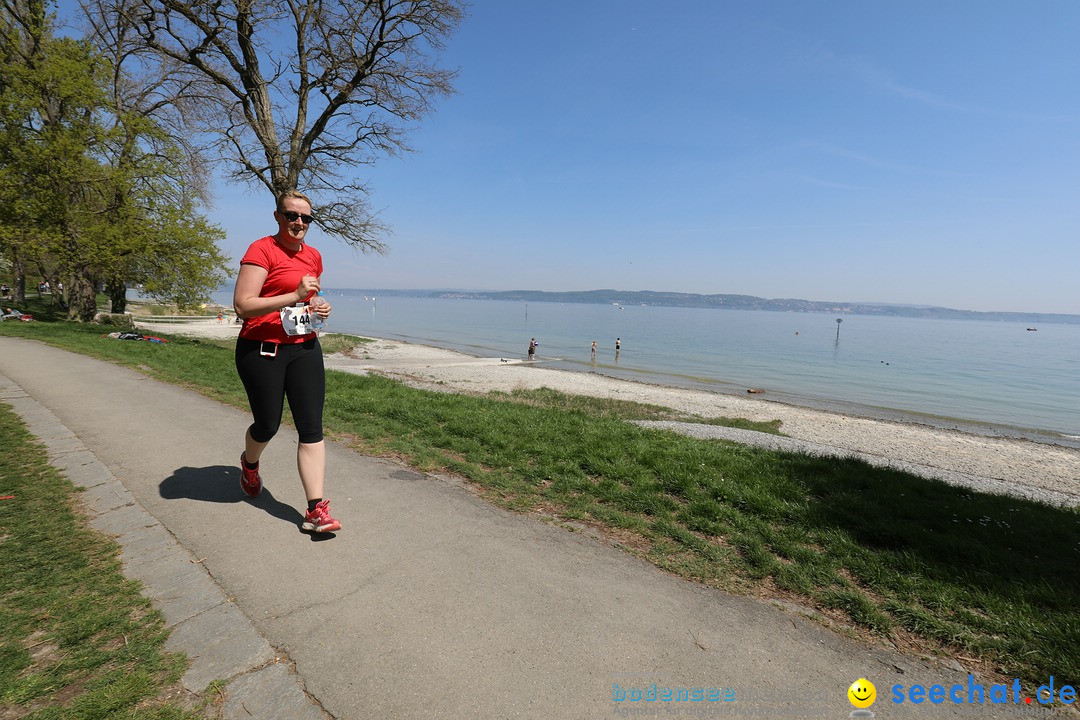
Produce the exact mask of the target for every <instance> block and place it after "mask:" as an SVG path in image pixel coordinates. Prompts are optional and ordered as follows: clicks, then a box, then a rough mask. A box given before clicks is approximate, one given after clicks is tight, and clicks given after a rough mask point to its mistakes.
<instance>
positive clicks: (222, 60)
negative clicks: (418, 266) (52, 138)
mask: <svg viewBox="0 0 1080 720" xmlns="http://www.w3.org/2000/svg"><path fill="white" fill-rule="evenodd" d="M84 8H85V9H86V10H87V12H88V13H89V14H90V15H91V16H92V17H94V18H96V20H95V24H96V25H97V26H99V27H108V28H111V30H110V34H121V33H128V32H134V33H136V34H137V35H138V38H139V41H140V43H141V48H142V49H144V50H151V51H153V52H154V53H155V54H156V58H157V60H156V62H157V63H158V66H159V67H161V68H163V69H164V70H165V72H162V73H161V76H163V77H169V78H171V82H173V83H175V84H176V85H177V86H178V87H179V86H182V87H183V89H182V91H179V90H177V91H174V92H171V93H169V94H170V95H171V96H172V97H177V98H179V97H187V98H189V99H190V98H197V99H198V102H197V103H190V104H189V105H188V106H187V107H186V108H185V112H186V118H185V119H186V120H187V121H188V122H189V123H191V124H194V125H196V126H197V127H198V129H199V130H200V131H201V132H202V133H204V134H205V136H206V137H208V138H210V139H211V149H212V152H213V155H214V156H215V157H220V158H221V159H222V160H224V161H225V162H227V163H229V164H230V165H231V170H232V174H233V176H234V177H237V178H240V179H243V180H246V181H249V182H253V183H255V184H261V185H263V186H264V187H266V188H267V189H268V190H269V191H271V192H272V193H274V194H275V195H276V194H278V193H280V192H282V191H285V190H290V189H294V188H303V189H304V190H305V192H307V193H308V194H309V195H311V196H312V197H313V199H314V200H315V207H314V209H313V210H314V212H313V214H314V215H315V218H316V223H318V225H319V226H320V227H321V228H322V229H323V230H324V231H325V232H327V233H329V234H331V235H334V236H337V237H340V238H342V239H344V240H345V241H346V242H348V243H350V244H352V245H354V246H356V247H360V248H362V249H374V250H379V251H381V250H383V249H384V245H383V242H382V237H383V236H384V233H385V231H386V230H387V228H385V227H384V226H383V225H382V224H381V223H380V222H379V221H378V220H377V218H376V217H375V215H374V214H373V213H372V212H371V210H370V208H369V206H368V203H367V195H368V192H369V189H368V187H367V185H366V184H365V183H364V182H363V181H362V180H359V179H356V178H355V177H354V173H355V170H354V167H355V166H356V165H363V164H370V163H373V162H374V161H375V160H376V159H377V158H378V157H380V156H382V155H395V154H398V153H400V152H403V151H406V150H409V147H408V145H407V142H406V133H407V130H408V126H409V124H411V123H414V122H416V121H417V120H419V119H420V118H421V117H423V116H424V115H426V114H427V113H428V112H429V111H430V109H431V107H432V104H433V102H434V101H435V100H436V99H438V98H441V97H445V96H447V95H448V94H449V93H450V92H452V88H451V82H452V80H453V78H454V72H452V71H450V70H446V69H442V68H439V67H437V66H436V62H435V61H436V55H437V52H438V51H439V50H441V49H442V47H443V42H444V40H445V39H446V38H447V37H448V36H449V34H450V33H451V32H452V30H453V29H454V28H455V27H456V26H457V24H458V23H459V22H460V21H461V19H462V17H463V15H464V2H463V0H356V1H352V2H350V1H348V0H321V1H320V0H265V1H261V2H255V1H254V0H221V1H219V2H206V1H205V0H84ZM140 57H141V58H142V59H143V60H147V58H148V56H147V55H145V54H143V53H141V52H140Z"/></svg>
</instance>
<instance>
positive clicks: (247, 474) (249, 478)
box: [240, 453, 262, 497]
mask: <svg viewBox="0 0 1080 720" xmlns="http://www.w3.org/2000/svg"><path fill="white" fill-rule="evenodd" d="M240 489H241V490H243V491H244V494H245V495H247V496H248V497H259V493H260V492H261V491H262V478H261V477H259V463H255V469H254V470H248V466H247V462H246V461H245V460H244V453H240Z"/></svg>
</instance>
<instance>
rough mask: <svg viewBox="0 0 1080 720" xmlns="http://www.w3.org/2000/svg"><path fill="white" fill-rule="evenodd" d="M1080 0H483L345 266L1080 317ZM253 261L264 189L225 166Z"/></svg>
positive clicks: (228, 209) (339, 264)
mask: <svg viewBox="0 0 1080 720" xmlns="http://www.w3.org/2000/svg"><path fill="white" fill-rule="evenodd" d="M1078 28H1080V3H1077V2H1074V1H1073V0H1048V1H1045V2H1039V3H1023V2H1001V1H999V0H980V1H979V2H976V1H975V0H967V1H963V2H941V1H940V0H936V1H934V2H924V1H921V0H917V1H914V2H912V1H905V2H875V1H870V2H868V1H866V0H843V1H837V0H830V1H829V2H807V1H806V0H775V1H769V2H733V1H721V0H681V1H677V2H672V3H657V2H655V1H645V0H573V1H571V0H545V1H544V2H525V1H523V0H475V1H474V2H473V3H472V6H471V8H470V12H469V17H468V18H467V19H466V21H465V22H464V24H463V25H462V26H461V27H460V28H459V30H458V31H457V33H456V34H455V35H454V36H453V37H452V38H451V39H450V41H449V44H448V47H447V50H446V52H445V54H444V64H445V65H448V66H451V67H457V68H458V69H459V71H460V76H459V79H458V82H457V84H456V87H457V91H458V92H457V94H456V95H455V96H454V97H452V98H450V99H449V100H447V101H444V102H442V103H441V104H440V105H439V106H438V108H437V109H436V112H435V113H434V115H432V116H431V117H429V118H427V119H426V120H425V121H424V122H423V123H422V124H420V125H419V126H418V127H417V128H416V130H415V132H414V133H413V134H412V135H411V144H412V145H413V147H414V148H415V149H416V152H415V153H411V154H409V155H407V156H405V157H403V158H400V159H386V160H383V161H381V162H380V163H379V164H377V165H376V166H375V167H361V168H358V170H357V172H358V173H359V174H360V176H361V177H363V178H365V179H367V180H368V181H369V182H370V184H371V186H372V188H373V189H374V194H373V196H372V205H373V206H374V207H376V208H379V209H380V215H381V218H382V220H383V221H384V222H386V223H388V224H389V225H390V226H392V228H393V231H394V232H393V234H392V235H391V236H390V237H389V239H388V242H389V245H390V252H389V254H388V255H386V256H378V255H370V254H361V253H359V252H356V251H354V250H352V249H350V248H347V247H345V246H344V245H342V244H341V243H339V242H337V241H334V240H331V239H330V238H328V237H326V236H321V235H320V234H319V232H318V230H317V229H316V230H314V231H313V233H312V236H311V241H312V243H313V244H315V245H316V246H318V247H319V248H320V249H321V250H322V251H323V253H324V255H325V256H326V259H327V263H326V267H327V271H326V274H325V276H324V278H323V283H324V285H326V286H328V287H360V288H436V287H438V288H462V289H488V290H510V289H535V290H586V289H596V288H614V289H622V290H671V291H684V292H698V293H743V294H749V295H758V296H763V297H772V298H775V297H799V298H806V299H813V300H840V301H880V302H897V303H916V304H933V305H943V306H948V307H955V308H961V309H972V310H1014V311H1030V312H1068V313H1080V271H1078V270H1080V197H1078V194H1080V131H1078V130H1080V91H1078V90H1080V43H1078V42H1077V40H1076V37H1077V29H1078ZM216 195H217V201H216V203H215V206H214V207H213V208H212V209H211V210H210V213H209V214H210V216H211V219H212V220H213V221H215V222H217V223H218V224H220V225H221V226H222V227H223V228H224V229H225V230H226V231H227V233H228V239H227V241H226V243H225V250H226V252H228V253H229V254H231V255H232V256H233V257H234V258H235V259H237V260H238V259H239V257H240V255H241V254H242V253H243V250H244V248H245V247H246V246H247V244H248V243H249V242H251V241H252V240H254V239H256V237H258V236H259V235H262V234H267V233H269V232H272V231H273V229H274V225H273V218H272V216H271V213H272V209H273V208H272V201H271V200H270V198H269V197H268V196H264V195H261V194H252V193H251V192H250V191H248V190H246V189H243V188H240V187H236V186H230V185H227V184H225V183H222V182H219V183H218V184H217V185H216Z"/></svg>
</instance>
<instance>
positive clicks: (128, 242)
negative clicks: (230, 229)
mask: <svg viewBox="0 0 1080 720" xmlns="http://www.w3.org/2000/svg"><path fill="white" fill-rule="evenodd" d="M2 2H3V5H2V6H0V7H2V9H3V11H4V12H3V15H2V20H3V28H4V30H5V31H6V32H5V35H4V38H3V44H2V46H0V50H2V53H3V54H2V55H0V61H2V62H3V67H2V69H3V77H4V81H3V84H2V85H0V161H2V162H0V167H2V168H3V170H2V171H0V217H3V214H5V213H6V214H8V215H10V216H11V218H12V220H17V222H16V223H6V226H7V227H18V228H20V237H19V238H18V240H17V242H12V241H11V240H10V238H9V239H6V241H5V242H6V244H7V245H8V246H9V247H8V252H13V253H17V255H18V257H19V258H20V261H21V262H24V263H30V264H32V265H33V266H34V267H35V268H36V270H37V271H38V273H39V274H40V276H41V277H42V278H45V279H47V280H49V282H50V284H51V285H53V287H57V286H58V285H59V283H60V281H61V280H62V281H63V282H64V295H65V297H66V300H67V303H68V308H69V309H68V315H69V318H70V319H73V320H82V321H86V320H90V319H92V318H93V316H94V314H95V312H96V310H97V306H96V297H95V296H96V291H97V289H98V288H99V287H100V286H102V285H104V286H107V287H108V288H109V290H110V296H111V298H112V300H113V311H114V312H122V311H123V309H124V303H125V302H126V298H125V294H126V287H127V284H128V283H130V282H139V283H142V284H144V286H145V287H146V288H148V290H149V292H150V294H151V295H152V296H154V297H158V298H161V299H169V300H172V301H175V302H177V303H178V304H180V305H181V306H185V305H193V304H195V303H196V302H198V301H200V300H202V299H204V298H205V297H206V295H207V294H208V293H209V292H210V291H211V290H213V289H214V288H216V287H217V286H219V285H220V283H221V282H222V281H223V280H224V279H225V277H226V268H227V258H225V257H224V256H222V255H221V253H220V251H219V250H218V249H217V246H216V241H217V240H219V239H220V238H221V237H222V233H221V231H220V230H219V229H218V228H216V227H214V226H212V225H210V224H209V223H208V222H207V221H206V219H205V217H203V216H202V215H201V214H200V213H199V201H200V196H201V194H200V189H201V187H202V184H201V182H200V181H201V175H200V173H199V172H198V166H197V165H196V164H194V163H193V162H192V156H191V155H190V154H189V153H186V152H184V148H183V146H182V143H179V142H177V140H176V139H175V138H174V137H173V136H172V135H170V133H168V132H167V131H166V129H165V128H164V127H163V126H162V124H160V123H159V122H158V121H157V120H156V119H155V117H154V113H153V112H152V111H153V106H152V104H151V105H145V104H144V105H142V106H139V105H138V104H136V105H135V106H134V107H129V106H127V105H126V104H125V103H124V102H122V100H123V99H124V98H126V97H128V96H127V94H126V89H127V88H128V87H129V86H130V82H129V79H128V77H127V75H126V74H125V73H124V71H123V68H122V65H121V62H120V60H122V58H119V57H114V58H109V57H106V56H104V55H102V54H101V53H99V52H97V51H95V50H94V49H93V47H92V45H91V43H89V42H87V41H85V40H74V39H71V38H55V37H53V36H52V34H51V18H50V17H49V16H48V15H46V14H45V13H44V7H43V5H42V4H41V2H40V1H39V0H2Z"/></svg>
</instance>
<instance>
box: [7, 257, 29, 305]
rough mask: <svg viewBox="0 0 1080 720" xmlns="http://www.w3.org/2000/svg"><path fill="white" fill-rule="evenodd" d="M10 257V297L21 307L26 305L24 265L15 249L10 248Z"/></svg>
mask: <svg viewBox="0 0 1080 720" xmlns="http://www.w3.org/2000/svg"><path fill="white" fill-rule="evenodd" d="M11 257H12V262H11V299H12V301H14V302H15V303H16V305H15V307H19V308H21V307H22V306H24V305H26V266H25V265H24V264H23V260H22V257H20V256H19V251H18V250H17V249H15V248H12V250H11Z"/></svg>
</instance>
